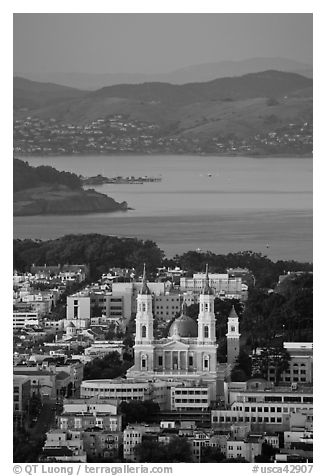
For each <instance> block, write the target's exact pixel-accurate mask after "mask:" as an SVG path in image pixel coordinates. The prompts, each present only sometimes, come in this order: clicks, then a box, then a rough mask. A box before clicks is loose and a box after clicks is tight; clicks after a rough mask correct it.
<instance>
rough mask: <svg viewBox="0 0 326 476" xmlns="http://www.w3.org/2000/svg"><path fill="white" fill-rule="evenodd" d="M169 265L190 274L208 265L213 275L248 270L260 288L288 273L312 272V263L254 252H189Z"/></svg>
mask: <svg viewBox="0 0 326 476" xmlns="http://www.w3.org/2000/svg"><path fill="white" fill-rule="evenodd" d="M168 263H169V265H170V266H171V265H175V266H180V267H181V268H182V269H186V270H187V271H188V272H189V274H192V273H193V272H198V271H199V270H204V269H205V263H208V265H209V270H210V272H212V273H225V272H226V269H227V268H237V267H240V268H247V269H248V270H249V271H250V272H251V273H253V275H254V276H255V281H256V285H257V286H258V287H265V288H269V287H273V286H274V285H276V283H277V281H278V277H279V276H280V275H281V274H284V273H286V272H287V271H311V270H312V264H311V263H299V262H297V261H293V260H290V261H283V260H280V261H276V262H273V261H272V260H270V259H269V258H268V257H267V256H264V255H263V254H262V253H255V252H253V251H239V252H237V253H228V254H226V255H218V254H215V253H212V252H211V251H207V252H198V251H188V252H186V253H183V254H182V255H176V256H175V257H174V259H173V260H169V261H168Z"/></svg>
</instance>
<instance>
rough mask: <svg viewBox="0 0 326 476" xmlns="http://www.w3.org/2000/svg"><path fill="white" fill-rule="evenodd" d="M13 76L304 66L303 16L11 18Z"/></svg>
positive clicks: (309, 33)
mask: <svg viewBox="0 0 326 476" xmlns="http://www.w3.org/2000/svg"><path fill="white" fill-rule="evenodd" d="M13 26H14V28H13V53H14V55H13V66H14V73H19V72H40V73H50V72H64V73H67V72H78V73H82V72H83V73H122V72H128V73H166V72H170V71H173V70H175V69H178V68H182V67H186V66H189V65H196V64H201V63H210V62H218V61H223V60H232V61H236V60H243V59H248V58H258V57H282V58H289V59H293V60H296V61H300V62H303V63H308V64H312V48H313V41H312V39H313V15H312V14H310V13H242V14H241V13H230V14H229V13H209V14H205V13H204V14H198V13H179V14H178V13H167V14H165V13H157V14H153V13H145V14H142V13H126V14H119V13H116V14H113V13H100V14H96V13H94V14H92V13H84V14H83V13H14V20H13Z"/></svg>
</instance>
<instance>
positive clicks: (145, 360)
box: [127, 266, 240, 400]
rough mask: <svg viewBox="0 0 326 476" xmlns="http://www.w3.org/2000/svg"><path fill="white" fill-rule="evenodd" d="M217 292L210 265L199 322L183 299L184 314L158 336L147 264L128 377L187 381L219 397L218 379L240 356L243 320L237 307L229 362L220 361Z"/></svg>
mask: <svg viewBox="0 0 326 476" xmlns="http://www.w3.org/2000/svg"><path fill="white" fill-rule="evenodd" d="M214 298H215V293H214V291H213V289H212V288H211V287H210V285H209V276H208V266H206V277H205V281H204V285H203V288H202V290H201V293H200V296H199V314H198V321H197V322H196V321H195V320H194V319H193V318H191V317H189V316H187V314H186V309H187V307H186V305H185V303H184V302H183V304H182V310H181V315H180V317H178V318H177V319H175V321H174V322H173V323H172V325H171V327H170V329H169V334H168V337H166V338H162V339H159V340H156V339H154V332H153V331H154V317H153V307H152V299H153V298H152V294H151V292H150V290H149V288H148V286H147V281H146V273H145V266H144V273H143V281H142V287H141V289H140V291H139V294H138V297H137V314H136V337H135V346H134V357H135V363H134V365H133V366H132V367H131V368H130V369H129V370H128V371H127V378H128V379H130V378H133V379H134V378H139V379H144V378H146V379H147V380H152V379H159V380H173V381H179V380H180V381H183V382H185V383H189V384H192V385H195V384H198V383H200V384H203V385H207V386H208V387H209V388H210V394H211V399H212V400H215V397H216V394H217V385H218V381H219V382H220V384H221V383H222V382H223V381H224V379H225V377H226V375H227V374H229V373H230V369H231V368H232V366H233V365H234V362H235V360H236V359H237V357H238V355H239V339H240V334H239V322H238V316H237V314H236V312H235V309H234V307H233V308H232V310H231V313H230V317H229V319H228V333H227V334H226V336H227V352H228V355H227V364H225V363H223V364H222V363H218V361H217V348H218V345H217V343H216V332H215V327H216V318H215V314H214Z"/></svg>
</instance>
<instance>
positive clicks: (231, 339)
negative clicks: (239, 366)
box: [226, 306, 241, 366]
mask: <svg viewBox="0 0 326 476" xmlns="http://www.w3.org/2000/svg"><path fill="white" fill-rule="evenodd" d="M240 336H241V334H240V333H239V316H238V314H237V313H236V310H235V309H234V306H232V309H231V311H230V314H229V317H228V332H227V334H226V339H227V363H228V364H231V365H232V366H233V365H234V364H235V363H236V360H237V358H238V357H239V353H240Z"/></svg>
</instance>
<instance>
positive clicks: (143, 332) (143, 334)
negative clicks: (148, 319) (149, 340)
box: [141, 326, 146, 337]
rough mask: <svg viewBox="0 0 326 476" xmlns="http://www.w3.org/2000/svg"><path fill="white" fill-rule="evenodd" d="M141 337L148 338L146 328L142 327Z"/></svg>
mask: <svg viewBox="0 0 326 476" xmlns="http://www.w3.org/2000/svg"><path fill="white" fill-rule="evenodd" d="M141 336H142V337H146V326H142V328H141Z"/></svg>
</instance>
